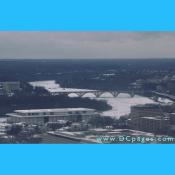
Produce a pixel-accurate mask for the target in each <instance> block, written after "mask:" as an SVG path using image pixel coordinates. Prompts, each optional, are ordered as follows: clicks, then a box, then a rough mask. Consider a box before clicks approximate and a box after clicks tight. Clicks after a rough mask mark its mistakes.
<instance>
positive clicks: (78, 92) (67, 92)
mask: <svg viewBox="0 0 175 175" xmlns="http://www.w3.org/2000/svg"><path fill="white" fill-rule="evenodd" d="M89 93H90V94H93V95H94V96H95V97H96V98H99V97H101V95H103V94H104V93H110V94H111V95H112V96H113V97H117V96H118V95H119V94H120V93H127V94H129V95H130V97H134V95H135V93H134V91H118V90H86V89H72V90H69V89H67V90H66V89H65V90H64V89H63V90H59V91H56V92H51V94H52V95H70V94H76V95H77V96H78V97H83V96H84V95H85V94H89Z"/></svg>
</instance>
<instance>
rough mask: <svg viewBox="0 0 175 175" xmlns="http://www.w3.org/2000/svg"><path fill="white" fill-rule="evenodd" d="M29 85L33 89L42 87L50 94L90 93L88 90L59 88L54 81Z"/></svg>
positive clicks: (36, 82) (34, 82)
mask: <svg viewBox="0 0 175 175" xmlns="http://www.w3.org/2000/svg"><path fill="white" fill-rule="evenodd" d="M29 84H30V85H32V86H33V87H43V88H45V89H46V90H48V91H49V92H50V93H56V92H81V91H91V90H89V89H75V88H63V87H60V85H59V84H57V83H56V82H55V80H49V81H33V82H29ZM92 91H93V90H92Z"/></svg>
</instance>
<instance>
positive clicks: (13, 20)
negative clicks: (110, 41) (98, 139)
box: [0, 0, 175, 175]
mask: <svg viewBox="0 0 175 175" xmlns="http://www.w3.org/2000/svg"><path fill="white" fill-rule="evenodd" d="M174 7H175V1H174V0H1V2H0V31H175V10H174ZM174 155H175V153H174V145H0V173H1V174H17V175H20V174H25V175H27V174H30V175H31V174H42V175H44V174H52V175H53V174H76V175H78V174H81V175H82V174H88V175H89V174H100V175H102V174H130V175H132V174H134V175H137V174H138V175H140V174H146V175H148V174H154V175H155V174H170V173H171V172H173V170H172V169H173V168H174V160H173V158H174Z"/></svg>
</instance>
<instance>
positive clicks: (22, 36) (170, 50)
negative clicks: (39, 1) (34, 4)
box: [0, 32, 175, 59]
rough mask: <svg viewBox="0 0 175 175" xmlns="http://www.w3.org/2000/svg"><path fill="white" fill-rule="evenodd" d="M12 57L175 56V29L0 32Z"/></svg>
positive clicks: (0, 47) (0, 51) (3, 52)
mask: <svg viewBox="0 0 175 175" xmlns="http://www.w3.org/2000/svg"><path fill="white" fill-rule="evenodd" d="M12 58H22V59H29V58H31V59H49V58H50V59H63V58H79V59H80V58H81V59H84V58H92V59H93V58H116V59H117V58H120V59H121V58H123V59H124V58H138V59H142V58H175V32H0V59H12Z"/></svg>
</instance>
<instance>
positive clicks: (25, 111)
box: [15, 108, 95, 113]
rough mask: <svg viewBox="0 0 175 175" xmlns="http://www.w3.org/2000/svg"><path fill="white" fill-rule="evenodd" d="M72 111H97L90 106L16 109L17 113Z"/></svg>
mask: <svg viewBox="0 0 175 175" xmlns="http://www.w3.org/2000/svg"><path fill="white" fill-rule="evenodd" d="M71 111H95V110H94V109H89V108H54V109H28V110H15V112H16V113H41V112H71Z"/></svg>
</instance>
